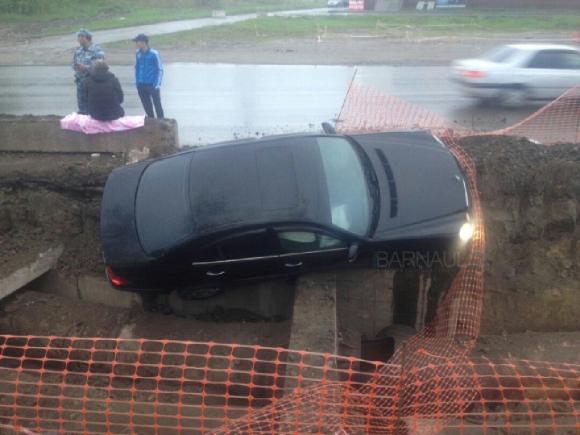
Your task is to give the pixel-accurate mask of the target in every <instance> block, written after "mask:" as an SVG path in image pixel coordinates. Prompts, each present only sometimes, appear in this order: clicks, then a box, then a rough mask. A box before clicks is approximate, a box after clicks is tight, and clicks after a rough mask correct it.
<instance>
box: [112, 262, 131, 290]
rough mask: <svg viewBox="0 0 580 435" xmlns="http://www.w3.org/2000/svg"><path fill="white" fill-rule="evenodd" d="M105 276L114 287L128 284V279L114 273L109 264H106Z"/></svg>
mask: <svg viewBox="0 0 580 435" xmlns="http://www.w3.org/2000/svg"><path fill="white" fill-rule="evenodd" d="M107 276H108V277H109V280H110V281H111V283H112V284H113V285H114V286H115V287H125V286H128V285H129V284H130V282H129V280H128V279H126V278H123V277H122V276H120V275H119V274H117V273H115V272H114V271H113V269H112V268H111V266H107Z"/></svg>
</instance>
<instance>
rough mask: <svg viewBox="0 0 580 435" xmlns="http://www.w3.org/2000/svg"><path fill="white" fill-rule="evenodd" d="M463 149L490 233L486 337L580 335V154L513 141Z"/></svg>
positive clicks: (480, 142)
mask: <svg viewBox="0 0 580 435" xmlns="http://www.w3.org/2000/svg"><path fill="white" fill-rule="evenodd" d="M461 145H462V146H463V147H464V149H465V150H466V151H467V152H468V153H469V154H470V155H471V156H472V157H473V159H474V161H475V164H476V166H477V171H478V186H479V189H480V194H481V201H482V206H483V210H484V217H485V225H486V234H487V253H486V258H487V264H486V276H485V287H486V292H485V305H484V313H483V319H482V332H483V333H491V334H494V333H501V332H503V331H508V332H524V331H527V330H532V331H559V330H564V331H565V330H569V331H574V330H578V329H580V291H579V283H580V226H579V225H578V214H579V211H580V146H579V145H570V144H568V145H567V144H559V145H554V146H548V147H546V146H543V145H538V144H535V143H532V142H530V141H528V140H525V139H519V138H513V137H506V136H477V137H470V138H465V139H463V140H462V141H461ZM514 313H517V315H514Z"/></svg>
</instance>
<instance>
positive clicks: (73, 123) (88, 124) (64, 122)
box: [60, 112, 145, 134]
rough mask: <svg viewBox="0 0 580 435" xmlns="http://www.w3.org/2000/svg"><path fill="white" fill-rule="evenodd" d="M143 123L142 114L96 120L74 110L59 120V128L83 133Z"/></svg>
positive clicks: (137, 126)
mask: <svg viewBox="0 0 580 435" xmlns="http://www.w3.org/2000/svg"><path fill="white" fill-rule="evenodd" d="M144 125H145V117H144V116H123V117H122V118H119V119H116V120H114V121H97V120H96V119H93V118H91V117H90V116H89V115H79V114H78V113H76V112H74V113H71V114H70V115H67V116H65V117H64V118H62V119H61V120H60V128H62V129H63V130H72V131H78V132H80V133H84V134H98V133H114V132H116V131H125V130H132V129H134V128H140V127H143V126H144Z"/></svg>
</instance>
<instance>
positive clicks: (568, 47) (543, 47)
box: [508, 43, 579, 51]
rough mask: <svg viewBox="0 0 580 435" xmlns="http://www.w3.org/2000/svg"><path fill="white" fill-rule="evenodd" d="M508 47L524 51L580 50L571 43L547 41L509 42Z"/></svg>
mask: <svg viewBox="0 0 580 435" xmlns="http://www.w3.org/2000/svg"><path fill="white" fill-rule="evenodd" d="M508 47H511V48H515V49H517V50H524V51H540V50H572V51H579V50H578V48H576V47H573V46H571V45H564V44H547V43H537V44H508Z"/></svg>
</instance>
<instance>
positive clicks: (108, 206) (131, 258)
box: [101, 162, 150, 267]
mask: <svg viewBox="0 0 580 435" xmlns="http://www.w3.org/2000/svg"><path fill="white" fill-rule="evenodd" d="M147 165H148V164H147V163H145V162H144V163H138V164H135V165H130V166H125V167H122V168H118V169H115V170H114V171H113V172H112V173H111V175H109V178H108V179H107V183H106V184H105V191H104V193H103V200H102V203H101V243H102V245H103V255H104V260H105V263H106V264H107V265H109V266H113V267H120V266H134V265H136V264H140V263H146V262H147V261H149V260H150V258H149V257H148V256H147V255H146V254H145V252H144V251H143V249H142V247H141V243H140V242H139V236H138V234H137V226H136V222H135V197H136V193H137V188H138V186H139V180H140V178H141V174H142V173H143V172H144V171H145V169H146V168H147Z"/></svg>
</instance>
